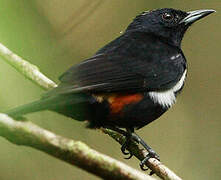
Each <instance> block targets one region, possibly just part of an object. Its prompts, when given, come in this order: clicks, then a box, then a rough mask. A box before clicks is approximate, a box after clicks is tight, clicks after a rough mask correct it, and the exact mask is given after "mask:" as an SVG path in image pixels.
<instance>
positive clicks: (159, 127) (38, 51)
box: [0, 0, 221, 180]
mask: <svg viewBox="0 0 221 180" xmlns="http://www.w3.org/2000/svg"><path fill="white" fill-rule="evenodd" d="M162 7H173V8H177V9H182V10H187V11H188V10H195V9H209V8H212V9H215V10H216V11H217V13H215V14H212V15H210V16H209V17H207V18H205V19H203V20H201V21H199V22H198V23H196V24H194V25H193V27H191V28H190V30H189V32H187V33H186V36H185V38H184V40H183V44H182V47H183V51H184V53H185V55H186V58H187V60H188V65H189V69H188V70H189V72H188V78H187V81H186V85H185V88H184V91H183V93H182V95H181V96H179V98H178V102H177V104H176V105H175V106H174V107H173V108H172V109H171V110H170V111H169V112H167V113H166V114H165V115H164V116H162V117H161V118H160V119H158V120H157V121H155V122H153V123H151V124H150V125H148V126H146V127H144V128H143V129H141V130H140V131H138V134H139V135H141V136H142V137H143V138H144V139H145V140H146V141H147V142H148V143H149V144H150V145H151V146H152V147H153V148H154V149H155V150H156V151H157V152H158V153H159V154H160V156H161V160H162V162H163V163H165V164H166V165H167V166H168V167H169V168H171V169H172V170H174V171H175V172H176V173H177V174H178V175H179V176H181V177H183V179H191V180H192V179H194V180H196V179H200V180H204V179H205V180H207V179H210V180H219V179H220V178H221V170H220V163H221V158H220V147H221V143H220V137H221V131H220V125H221V121H220V114H219V112H220V107H221V98H220V95H221V80H220V77H221V59H220V47H221V35H220V33H221V20H220V19H221V15H220V14H221V13H220V12H221V1H220V0H210V1H202V0H195V1H187V0H184V1H174V0H158V1H156V0H136V1H134V0H120V1H119V0H109V1H105V0H93V1H92V0H74V1H71V0H62V1H59V0H18V1H15V0H0V42H1V43H3V44H4V45H6V46H7V47H8V48H9V49H11V50H13V51H14V52H15V53H17V54H18V55H20V56H22V57H23V58H25V59H27V60H28V61H29V62H31V63H33V64H35V65H37V66H38V67H39V68H40V69H41V71H42V72H43V73H45V74H46V75H47V76H48V77H49V78H51V79H52V80H54V81H56V82H58V81H57V79H58V76H59V75H60V74H61V73H63V72H64V71H65V70H66V69H68V68H69V67H70V66H71V65H72V64H75V63H77V62H80V61H81V60H83V59H85V58H87V57H90V56H91V55H93V54H94V53H95V52H96V51H97V50H98V49H99V48H101V47H102V46H103V45H105V44H106V43H108V42H109V41H111V40H112V39H114V38H116V37H117V36H119V35H120V32H121V31H123V30H124V29H125V28H126V27H127V25H128V24H129V23H130V22H131V21H132V19H133V18H134V17H135V16H136V15H137V14H138V13H140V12H142V11H145V10H150V9H156V8H162ZM0 84H1V89H0V109H1V111H4V110H6V109H8V108H12V107H15V106H18V105H21V104H24V103H28V102H30V101H33V100H36V99H38V98H39V97H40V95H41V94H42V93H43V92H44V91H43V90H42V89H40V88H39V87H37V86H36V85H34V84H33V83H32V82H30V81H29V80H27V79H25V78H24V77H23V76H22V75H21V74H19V73H18V72H16V70H15V69H13V68H12V67H11V66H9V65H8V64H6V63H5V62H4V61H3V60H1V59H0ZM27 117H28V118H29V119H30V120H32V121H33V122H34V123H36V124H38V125H40V126H42V127H44V128H46V129H49V130H51V131H53V132H55V133H57V134H60V135H63V136H65V137H69V138H73V139H75V140H81V141H83V142H85V143H87V144H88V145H89V146H90V147H92V148H94V149H96V150H98V151H100V152H102V153H104V154H107V155H110V156H112V157H114V158H116V159H118V160H121V161H124V162H125V163H127V164H128V165H130V166H132V167H134V168H138V169H139V166H138V161H137V160H136V159H135V158H133V159H132V160H129V161H126V160H123V156H122V154H121V152H120V146H119V145H118V144H117V143H116V142H114V141H113V140H112V139H111V138H109V137H108V136H106V135H104V134H102V133H101V132H100V131H92V130H89V129H85V128H84V126H85V124H84V123H80V122H76V121H74V120H71V119H69V118H66V117H63V116H61V115H58V114H56V113H52V112H39V113H35V114H31V115H28V116H27ZM0 147H1V148H0V179H10V180H15V179H16V180H20V179H22V180H25V179H32V180H39V179H41V180H52V179H53V180H60V179H73V180H78V179H98V178H97V177H95V176H92V175H90V174H88V173H87V172H85V171H82V170H80V169H78V168H76V167H72V166H70V165H69V164H66V163H64V162H62V161H60V160H57V159H55V158H53V157H50V156H48V155H46V154H44V153H42V152H39V151H37V150H35V149H31V148H28V147H19V146H16V145H13V144H11V143H9V142H8V141H7V140H5V139H3V138H0Z"/></svg>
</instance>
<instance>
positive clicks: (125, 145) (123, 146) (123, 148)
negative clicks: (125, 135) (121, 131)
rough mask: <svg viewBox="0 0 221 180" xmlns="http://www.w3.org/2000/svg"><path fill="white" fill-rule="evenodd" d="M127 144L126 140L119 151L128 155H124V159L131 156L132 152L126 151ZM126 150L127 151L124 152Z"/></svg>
mask: <svg viewBox="0 0 221 180" xmlns="http://www.w3.org/2000/svg"><path fill="white" fill-rule="evenodd" d="M128 144H129V141H126V142H125V143H124V144H123V145H122V146H121V152H122V153H123V154H124V155H129V156H128V157H125V158H124V159H130V158H132V156H133V154H131V153H130V151H127V150H126V148H127V146H128ZM126 151H127V152H126Z"/></svg>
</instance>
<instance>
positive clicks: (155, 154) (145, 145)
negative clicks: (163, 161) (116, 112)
mask: <svg viewBox="0 0 221 180" xmlns="http://www.w3.org/2000/svg"><path fill="white" fill-rule="evenodd" d="M131 138H132V139H133V140H135V141H136V142H138V143H139V144H141V145H142V146H143V147H144V149H146V150H147V151H148V152H149V153H148V154H147V156H146V157H145V158H144V159H143V160H142V161H141V162H140V168H141V169H142V170H147V169H146V168H144V166H145V163H146V162H147V161H148V160H149V159H150V158H155V159H157V160H160V157H159V155H158V154H157V153H156V152H155V151H154V150H153V149H152V148H151V147H150V146H148V145H147V143H145V141H144V140H143V139H142V138H141V137H140V136H138V135H137V134H136V133H135V132H134V133H133V134H132V136H131ZM151 174H152V172H151Z"/></svg>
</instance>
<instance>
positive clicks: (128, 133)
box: [121, 128, 134, 159]
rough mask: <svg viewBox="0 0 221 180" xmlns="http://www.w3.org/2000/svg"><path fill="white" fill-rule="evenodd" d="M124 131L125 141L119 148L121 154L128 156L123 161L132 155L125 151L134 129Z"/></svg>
mask: <svg viewBox="0 0 221 180" xmlns="http://www.w3.org/2000/svg"><path fill="white" fill-rule="evenodd" d="M126 130H127V131H126V133H127V134H126V135H125V137H126V141H125V142H124V143H123V144H122V146H121V152H122V153H123V154H125V155H129V156H128V157H126V158H125V159H130V158H131V157H132V156H133V154H132V153H131V152H130V151H127V150H126V149H127V147H128V146H129V145H130V143H131V141H132V133H133V132H134V129H133V128H127V129H126Z"/></svg>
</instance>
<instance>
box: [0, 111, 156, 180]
mask: <svg viewBox="0 0 221 180" xmlns="http://www.w3.org/2000/svg"><path fill="white" fill-rule="evenodd" d="M0 136H3V137H5V138H6V139H8V140H9V141H10V142H12V143H14V144H17V145H25V146H30V147H33V148H35V149H38V150H41V151H43V152H45V153H48V154H49V155H52V156H54V157H56V158H59V159H61V160H63V161H65V162H68V163H70V164H72V165H75V166H78V167H80V168H82V169H84V170H86V171H88V172H90V173H93V174H95V175H97V176H99V177H102V178H104V179H117V180H118V179H119V180H154V179H153V178H152V177H150V176H147V175H145V174H143V173H141V172H139V171H137V170H135V169H133V168H131V167H129V166H127V165H126V164H123V163H121V162H119V161H117V160H115V159H112V158H111V157H109V156H106V155H103V154H101V153H99V152H97V151H95V150H93V149H91V148H89V147H88V146H87V145H85V144H84V143H82V142H80V141H74V140H71V139H67V138H64V137H61V136H59V135H56V134H54V133H52V132H50V131H47V130H45V129H42V128H40V127H39V126H37V125H35V124H33V123H31V122H21V121H15V120H13V119H11V118H10V117H8V116H7V115H5V114H0Z"/></svg>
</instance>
